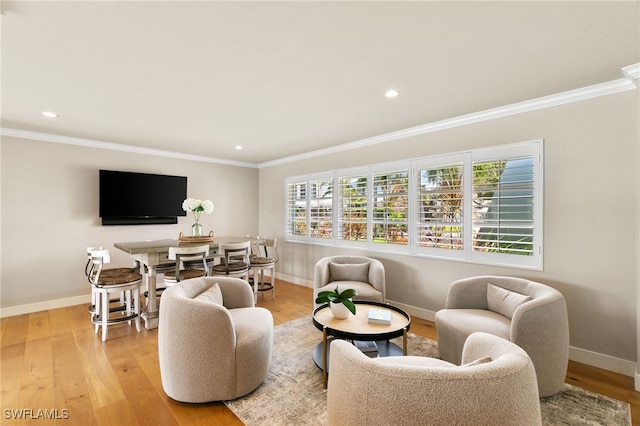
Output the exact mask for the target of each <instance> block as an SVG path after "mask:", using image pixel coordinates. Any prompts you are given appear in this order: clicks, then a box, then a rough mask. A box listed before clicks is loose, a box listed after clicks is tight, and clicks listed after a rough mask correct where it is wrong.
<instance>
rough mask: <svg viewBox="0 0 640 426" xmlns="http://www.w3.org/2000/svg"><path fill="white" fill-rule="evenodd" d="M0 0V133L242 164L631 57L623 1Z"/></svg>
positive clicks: (609, 68) (553, 89)
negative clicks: (389, 93) (48, 114)
mask: <svg viewBox="0 0 640 426" xmlns="http://www.w3.org/2000/svg"><path fill="white" fill-rule="evenodd" d="M1 7H2V16H1V23H2V64H1V65H2V127H3V128H8V129H19V130H25V131H35V132H43V133H48V134H53V135H61V136H67V137H76V138H85V139H90V140H95V141H103V142H110V143H117V144H124V145H131V146H136V147H143V148H153V149H159V150H166V151H176V152H181V153H186V154H193V155H198V156H205V157H212V158H219V159H226V160H230V161H239V162H248V163H255V164H259V163H264V162H269V161H273V160H276V159H280V158H283V157H288V156H293V155H298V154H301V153H305V152H309V151H315V150H319V149H325V148H329V147H332V146H336V145H340V144H345V143H349V142H353V141H358V140H362V139H365V138H368V137H372V136H376V135H381V134H385V133H389V132H394V131H398V130H402V129H406V128H409V127H413V126H418V125H422V124H426V123H431V122H434V121H438V120H443V119H446V118H451V117H456V116H459V115H463V114H468V113H472V112H476V111H482V110H485V109H489V108H495V107H499V106H503V105H508V104H511V103H515V102H521V101H526V100H529V99H533V98H537V97H541V96H547V95H552V94H555V93H559V92H563V91H567V90H572V89H577V88H581V87H585V86H589V85H592V84H597V83H602V82H606V81H611V80H615V79H619V78H621V77H622V72H621V71H620V70H621V68H623V67H625V66H628V65H631V64H635V63H638V62H640V41H639V40H640V32H639V31H640V29H639V28H640V23H639V21H640V2H638V1H627V2H611V1H604V2H576V1H573V2H531V3H529V2H515V1H512V2H478V1H473V2H431V1H425V2H302V1H300V2H266V1H262V2H242V1H235V2H214V1H210V2H205V1H199V2H184V1H173V2H149V1H143V2H125V1H111V2H80V1H76V2H56V1H45V2H29V1H3V2H2V6H1ZM390 88H396V89H397V90H399V91H400V96H398V97H397V98H394V99H388V98H385V97H384V92H385V91H386V90H388V89H390ZM42 111H54V112H56V113H57V114H59V117H58V118H56V119H49V118H45V117H43V116H42V115H41V112H42ZM235 145H242V146H243V147H244V149H243V150H241V151H237V150H235V149H234V146H235Z"/></svg>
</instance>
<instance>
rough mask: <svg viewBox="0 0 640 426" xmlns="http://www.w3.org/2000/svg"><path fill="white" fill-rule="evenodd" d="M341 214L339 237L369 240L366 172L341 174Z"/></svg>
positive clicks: (347, 239) (339, 178)
mask: <svg viewBox="0 0 640 426" xmlns="http://www.w3.org/2000/svg"><path fill="white" fill-rule="evenodd" d="M336 182H337V185H338V190H339V206H340V208H339V214H338V231H337V235H336V236H337V238H338V239H339V240H346V241H367V240H368V235H369V234H368V230H367V217H368V211H367V205H368V203H367V196H368V184H367V183H368V179H367V175H366V174H357V175H347V176H339V177H338V178H337V179H336Z"/></svg>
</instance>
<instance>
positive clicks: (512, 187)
mask: <svg viewBox="0 0 640 426" xmlns="http://www.w3.org/2000/svg"><path fill="white" fill-rule="evenodd" d="M533 163H534V157H533V156H525V157H516V158H510V159H506V160H500V161H478V162H474V163H473V182H474V185H473V206H474V214H473V229H474V233H473V250H474V251H479V252H490V253H509V254H515V255H521V256H532V255H533V254H534V245H533V238H534V225H535V224H534V208H535V204H534V171H533V170H534V169H533ZM486 173H491V174H495V175H497V176H499V179H498V181H497V182H491V183H490V182H486V181H485V180H484V179H483V175H485V174H486Z"/></svg>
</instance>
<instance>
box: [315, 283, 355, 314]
mask: <svg viewBox="0 0 640 426" xmlns="http://www.w3.org/2000/svg"><path fill="white" fill-rule="evenodd" d="M357 295H358V292H356V291H355V290H354V289H352V288H348V289H346V290H344V291H342V292H340V291H339V290H338V286H336V289H335V290H326V291H321V292H320V293H318V297H316V303H329V307H330V308H331V313H332V314H333V316H334V317H335V318H337V319H345V318H347V317H348V316H349V312H351V313H352V314H353V315H355V314H356V305H355V304H354V303H353V301H352V300H351V298H352V297H354V296H357Z"/></svg>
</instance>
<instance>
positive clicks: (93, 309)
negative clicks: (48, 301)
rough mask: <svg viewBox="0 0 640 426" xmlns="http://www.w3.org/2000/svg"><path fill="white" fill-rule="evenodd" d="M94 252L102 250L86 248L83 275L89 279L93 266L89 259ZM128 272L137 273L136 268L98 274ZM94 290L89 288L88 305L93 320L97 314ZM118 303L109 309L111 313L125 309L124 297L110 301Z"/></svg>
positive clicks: (107, 270)
mask: <svg viewBox="0 0 640 426" xmlns="http://www.w3.org/2000/svg"><path fill="white" fill-rule="evenodd" d="M95 250H102V247H101V246H89V247H87V264H86V265H85V267H84V275H85V276H86V277H87V278H89V275H90V274H91V272H92V270H93V268H94V266H95V264H94V263H93V260H92V258H91V252H92V251H95ZM129 272H137V268H133V267H132V268H102V271H101V272H100V274H101V275H103V276H105V275H117V274H126V273H129ZM96 294H97V292H96V290H95V288H94V287H93V286H91V305H89V314H91V319H92V320H93V316H94V315H96V314H97V313H98V312H97V311H96V297H97V296H96ZM118 300H119V301H120V303H119V305H118V306H113V307H111V308H110V311H111V312H117V311H123V310H125V309H126V305H125V300H124V295H123V294H120V297H119V299H113V300H110V302H111V303H113V302H117V301H118Z"/></svg>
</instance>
